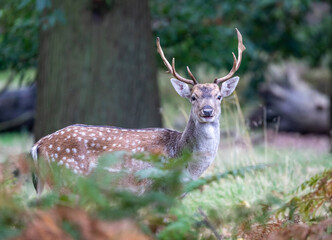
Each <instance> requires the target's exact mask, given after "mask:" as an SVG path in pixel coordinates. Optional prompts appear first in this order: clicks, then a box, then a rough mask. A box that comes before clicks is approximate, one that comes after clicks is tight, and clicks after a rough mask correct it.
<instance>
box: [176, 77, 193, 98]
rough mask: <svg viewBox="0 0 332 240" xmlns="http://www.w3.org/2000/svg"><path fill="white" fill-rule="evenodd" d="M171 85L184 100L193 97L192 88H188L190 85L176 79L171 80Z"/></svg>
mask: <svg viewBox="0 0 332 240" xmlns="http://www.w3.org/2000/svg"><path fill="white" fill-rule="evenodd" d="M171 83H172V85H173V87H174V89H175V91H176V92H177V93H178V94H179V95H180V96H181V97H184V98H189V97H190V95H191V91H190V88H189V86H188V84H186V83H184V82H181V81H179V80H177V79H175V78H172V79H171Z"/></svg>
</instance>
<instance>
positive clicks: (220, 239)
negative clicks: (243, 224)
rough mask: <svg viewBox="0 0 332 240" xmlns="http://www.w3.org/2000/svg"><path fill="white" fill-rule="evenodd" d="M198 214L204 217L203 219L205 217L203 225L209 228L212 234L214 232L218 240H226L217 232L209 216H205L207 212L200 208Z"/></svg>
mask: <svg viewBox="0 0 332 240" xmlns="http://www.w3.org/2000/svg"><path fill="white" fill-rule="evenodd" d="M198 212H199V213H200V214H201V215H202V217H203V219H204V220H203V223H204V224H205V225H206V226H207V228H209V229H210V230H211V231H212V232H213V234H214V236H215V237H216V239H218V240H222V239H224V236H222V235H220V234H219V233H218V232H217V230H216V228H215V227H214V226H213V225H212V223H211V222H210V221H209V218H208V217H207V215H206V214H205V212H204V211H203V210H202V209H201V208H198Z"/></svg>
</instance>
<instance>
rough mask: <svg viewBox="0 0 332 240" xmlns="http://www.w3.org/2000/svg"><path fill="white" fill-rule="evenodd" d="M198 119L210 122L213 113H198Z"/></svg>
mask: <svg viewBox="0 0 332 240" xmlns="http://www.w3.org/2000/svg"><path fill="white" fill-rule="evenodd" d="M200 119H201V120H202V122H212V121H213V119H214V116H213V115H208V116H207V115H200Z"/></svg>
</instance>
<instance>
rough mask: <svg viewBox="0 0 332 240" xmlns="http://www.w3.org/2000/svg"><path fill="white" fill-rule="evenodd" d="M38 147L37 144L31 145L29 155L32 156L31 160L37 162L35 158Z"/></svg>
mask: <svg viewBox="0 0 332 240" xmlns="http://www.w3.org/2000/svg"><path fill="white" fill-rule="evenodd" d="M37 149H38V147H37V145H35V146H33V147H32V149H31V156H32V158H33V161H34V162H35V163H36V164H37V160H38V151H37Z"/></svg>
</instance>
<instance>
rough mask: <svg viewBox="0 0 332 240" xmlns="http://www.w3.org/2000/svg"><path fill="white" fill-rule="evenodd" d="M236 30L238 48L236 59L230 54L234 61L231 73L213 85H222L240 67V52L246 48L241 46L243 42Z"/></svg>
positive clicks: (215, 81) (217, 79) (218, 79)
mask: <svg viewBox="0 0 332 240" xmlns="http://www.w3.org/2000/svg"><path fill="white" fill-rule="evenodd" d="M235 30H236V33H237V39H238V46H237V51H238V54H237V55H238V59H236V57H235V54H234V53H233V52H232V55H233V59H234V62H233V67H232V69H231V71H230V72H229V73H228V74H227V75H226V76H225V77H222V78H216V79H215V80H214V83H216V84H219V83H222V82H224V81H226V80H228V79H230V78H231V77H232V76H233V75H234V73H235V72H236V71H237V70H238V69H239V67H240V64H241V60H242V52H243V51H244V50H246V47H245V46H244V45H243V41H242V35H241V33H240V31H239V30H238V29H237V28H235Z"/></svg>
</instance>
